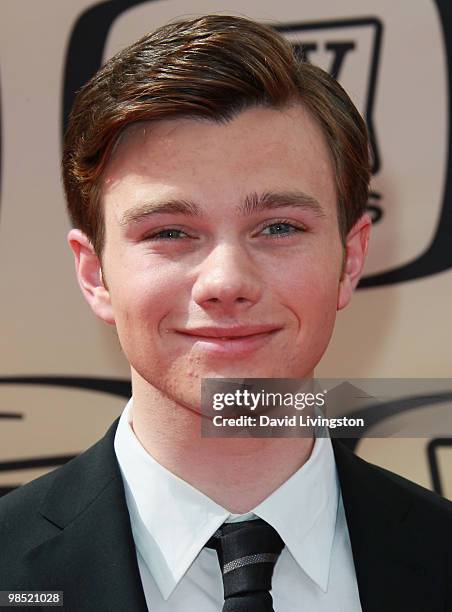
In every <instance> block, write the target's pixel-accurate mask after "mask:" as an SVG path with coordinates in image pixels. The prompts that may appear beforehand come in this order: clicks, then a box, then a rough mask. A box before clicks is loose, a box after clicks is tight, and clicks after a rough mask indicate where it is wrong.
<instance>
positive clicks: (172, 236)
mask: <svg viewBox="0 0 452 612" xmlns="http://www.w3.org/2000/svg"><path fill="white" fill-rule="evenodd" d="M179 234H184V235H185V236H187V234H186V233H185V232H183V231H182V230H180V229H176V228H174V227H173V228H171V227H169V228H167V229H163V230H159V231H158V232H155V233H154V234H148V235H147V236H145V237H144V240H179V239H180V236H179Z"/></svg>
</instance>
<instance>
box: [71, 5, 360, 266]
mask: <svg viewBox="0 0 452 612" xmlns="http://www.w3.org/2000/svg"><path fill="white" fill-rule="evenodd" d="M297 102H299V103H301V104H303V105H304V106H305V108H307V109H308V110H309V111H310V113H311V114H312V116H313V117H314V118H315V119H316V120H317V121H318V123H319V125H320V126H321V128H322V130H323V133H324V135H325V137H326V140H327V143H328V146H329V149H330V151H331V156H332V160H333V166H334V171H335V180H336V189H337V198H338V220H339V229H340V233H341V237H342V240H343V241H344V240H345V236H346V234H347V232H348V231H349V229H350V228H351V227H352V226H353V225H354V223H355V222H356V221H357V220H358V219H359V218H360V216H361V215H362V214H363V212H364V210H365V206H366V203H367V198H368V184H369V177H370V170H369V153H368V140H367V131H366V126H365V124H364V121H363V119H362V118H361V116H360V114H359V113H358V111H357V109H356V108H355V106H354V105H353V103H352V102H351V100H350V98H349V97H348V95H347V94H346V92H345V91H344V90H343V89H342V87H341V86H340V85H339V83H338V82H337V81H336V80H335V79H333V78H332V77H330V76H329V75H328V74H327V73H326V72H324V71H323V70H321V69H320V68H318V67H316V66H313V65H312V64H310V63H308V62H307V61H304V60H303V59H301V58H300V57H298V56H297V55H296V54H295V53H294V51H293V49H292V46H291V45H290V43H289V42H288V41H286V40H285V39H284V38H283V37H282V36H281V35H280V34H278V33H277V32H275V31H274V30H273V29H271V28H270V27H268V26H265V25H262V24H259V23H256V22H254V21H251V20H249V19H245V18H243V17H233V16H229V15H206V16H204V17H200V18H195V19H188V20H183V21H178V22H175V23H170V24H168V25H165V26H163V27H161V28H159V29H157V30H155V31H154V32H151V33H150V34H147V35H146V36H144V37H143V38H141V39H140V40H139V41H137V42H136V43H134V44H133V45H131V46H129V47H127V48H126V49H124V50H122V51H121V52H119V53H118V54H117V55H115V56H114V57H113V58H111V59H110V60H109V61H108V62H107V63H106V64H105V65H104V66H103V67H102V68H101V69H100V70H99V71H98V72H97V73H96V74H95V75H94V77H93V78H92V79H91V80H90V81H89V82H88V83H87V84H86V85H84V86H83V87H82V89H81V90H80V91H79V92H78V94H77V97H76V99H75V102H74V106H73V108H72V112H71V115H70V118H69V123H68V129H67V131H66V134H65V139H64V150H63V163H62V165H63V181H64V188H65V192H66V198H67V205H68V210H69V214H70V217H71V220H72V223H73V225H74V226H75V227H78V228H80V229H81V230H82V231H83V232H84V233H85V234H86V235H87V236H88V238H89V239H90V240H91V242H92V244H93V246H94V249H95V251H96V253H97V255H98V256H99V257H101V255H102V250H103V246H104V239H105V235H104V218H103V209H102V206H101V203H100V193H99V192H100V189H99V182H100V181H99V178H100V176H101V174H102V171H103V170H104V168H105V166H106V164H107V162H108V160H109V156H110V154H111V151H112V149H113V146H114V144H115V142H116V140H117V137H118V136H119V134H120V133H121V131H122V130H123V129H124V128H125V127H127V126H128V125H130V124H131V123H134V122H137V121H152V120H153V119H162V118H174V117H178V116H192V117H204V118H207V119H211V120H212V121H219V122H225V121H229V120H231V119H232V118H233V117H234V116H236V115H237V114H238V113H240V112H241V111H243V110H245V109H246V108H250V107H253V106H264V107H269V108H276V109H281V108H284V107H287V106H290V105H291V104H294V103H297Z"/></svg>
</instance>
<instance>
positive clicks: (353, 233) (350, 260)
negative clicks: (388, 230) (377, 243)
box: [337, 213, 372, 310]
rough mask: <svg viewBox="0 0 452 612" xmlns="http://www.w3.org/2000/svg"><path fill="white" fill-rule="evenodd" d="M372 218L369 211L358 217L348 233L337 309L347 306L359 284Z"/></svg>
mask: <svg viewBox="0 0 452 612" xmlns="http://www.w3.org/2000/svg"><path fill="white" fill-rule="evenodd" d="M371 227H372V220H371V218H370V216H369V215H368V213H365V214H364V215H363V216H362V217H360V218H359V219H358V221H357V222H356V223H355V225H354V226H353V227H352V229H351V230H350V231H349V233H348V234H347V239H346V242H345V259H344V263H343V266H342V278H341V280H340V282H339V291H338V295H337V310H341V309H342V308H345V307H346V306H347V304H348V303H349V302H350V300H351V297H352V294H353V291H354V289H355V287H356V285H357V284H358V281H359V279H360V278H361V274H362V271H363V268H364V262H365V260H366V255H367V247H368V244H369V236H370V230H371Z"/></svg>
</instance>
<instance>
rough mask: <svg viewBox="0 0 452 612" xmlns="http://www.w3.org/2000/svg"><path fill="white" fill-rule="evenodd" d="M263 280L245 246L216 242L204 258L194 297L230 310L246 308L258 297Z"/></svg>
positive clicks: (200, 301) (229, 311)
mask: <svg viewBox="0 0 452 612" xmlns="http://www.w3.org/2000/svg"><path fill="white" fill-rule="evenodd" d="M262 290H263V283H262V280H261V279H260V278H259V275H258V272H257V270H256V267H255V265H254V264H253V262H251V261H250V259H249V255H248V254H247V253H246V251H245V249H242V248H240V246H238V245H235V244H234V245H233V244H225V243H223V244H220V245H217V246H216V247H215V248H214V249H213V250H212V251H211V252H210V253H209V255H208V256H207V257H206V259H204V261H203V262H202V264H201V265H200V268H199V273H198V275H197V277H196V281H195V283H194V285H193V288H192V297H193V300H194V301H195V302H196V303H197V304H199V305H200V306H202V307H203V308H206V307H211V308H217V309H220V310H222V311H228V313H229V314H234V312H235V311H236V310H237V309H239V310H246V309H248V308H249V307H250V306H253V305H254V304H255V303H256V302H258V301H259V299H260V298H261V295H262Z"/></svg>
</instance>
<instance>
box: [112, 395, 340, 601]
mask: <svg viewBox="0 0 452 612" xmlns="http://www.w3.org/2000/svg"><path fill="white" fill-rule="evenodd" d="M131 408H132V400H130V401H129V402H128V404H127V405H126V407H125V409H124V411H123V413H122V415H121V418H120V419H119V423H118V428H117V431H116V435H115V441H114V447H115V453H116V457H117V459H118V463H119V467H120V470H121V474H122V477H123V481H124V489H125V495H126V502H127V506H128V509H129V514H130V519H131V526H132V533H133V537H134V540H135V545H136V547H137V550H138V551H139V552H140V554H141V556H142V557H143V560H144V562H145V563H146V565H147V566H148V569H149V571H150V572H151V574H152V576H153V578H154V580H155V582H156V584H157V586H158V588H159V590H160V592H161V594H162V597H163V598H164V599H168V597H169V596H170V595H171V593H172V592H173V590H174V589H175V588H176V586H177V584H178V583H179V581H180V580H181V578H182V577H183V575H184V574H185V572H186V571H187V570H188V568H189V567H190V565H191V564H192V562H193V561H194V560H195V558H196V557H197V555H198V554H199V552H200V551H201V550H202V548H203V547H204V545H205V543H206V542H207V540H208V539H209V538H210V537H211V536H212V534H213V533H214V532H215V531H216V530H217V529H218V527H220V525H222V524H223V523H224V522H225V521H226V520H228V521H231V520H244V519H249V518H255V517H256V516H258V517H260V518H262V519H264V520H265V521H267V522H268V523H269V524H270V525H272V527H274V528H275V529H276V530H277V531H278V533H279V534H280V536H281V537H282V539H283V540H284V542H285V544H286V547H287V549H288V550H289V552H290V553H291V554H292V556H293V557H294V559H295V561H296V562H297V563H298V565H299V566H300V567H301V568H302V569H303V570H304V571H305V573H306V574H308V576H310V578H311V579H312V580H314V581H315V582H316V583H317V584H318V585H319V587H320V588H322V590H324V591H326V588H327V584H328V574H329V567H330V558H331V549H332V544H333V537H334V532H335V525H336V513H337V505H338V492H339V485H338V480H337V475H336V470H335V464H334V454H333V449H332V446H331V440H330V439H329V438H328V437H326V438H325V437H317V438H316V441H315V444H314V448H313V451H312V453H311V456H310V458H309V460H308V461H307V462H306V463H305V464H304V465H303V466H302V467H301V468H300V469H299V470H297V472H295V473H294V474H293V475H292V476H291V477H290V478H289V479H288V480H287V481H286V482H284V483H283V484H282V485H281V486H280V487H279V488H278V489H276V490H275V491H274V492H273V493H272V494H271V495H270V496H269V497H268V498H266V499H265V500H264V501H263V502H261V503H260V504H259V505H258V506H256V507H255V508H254V509H253V510H252V512H250V513H247V514H246V515H233V514H231V513H230V512H229V511H228V510H226V509H225V508H223V507H222V506H220V505H219V504H217V503H216V502H214V501H213V500H212V499H210V498H209V497H207V496H206V495H204V494H203V493H202V492H201V491H199V490H197V489H195V488H194V487H193V486H191V485H190V484H188V483H187V482H185V481H184V480H182V479H181V478H179V477H178V476H176V475H175V474H173V473H172V472H170V471H169V470H167V469H166V468H164V467H163V466H162V465H160V464H159V463H158V462H157V461H156V460H155V459H154V458H153V457H152V456H151V455H150V454H149V453H148V452H147V451H146V450H145V449H144V448H143V446H142V445H141V443H140V442H139V440H138V438H137V437H136V436H135V434H134V432H133V429H132V426H131V422H132V414H131ZM144 483H146V486H143V485H144Z"/></svg>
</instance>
